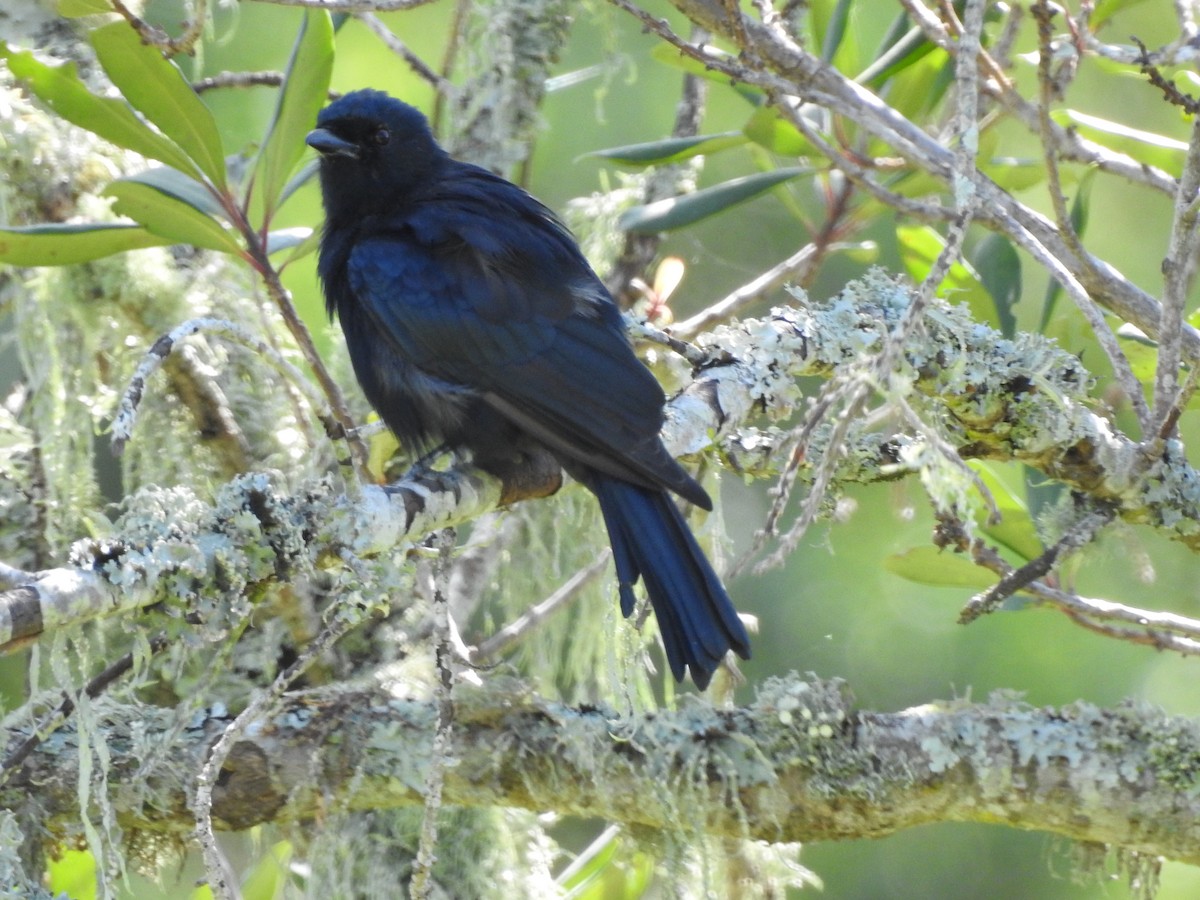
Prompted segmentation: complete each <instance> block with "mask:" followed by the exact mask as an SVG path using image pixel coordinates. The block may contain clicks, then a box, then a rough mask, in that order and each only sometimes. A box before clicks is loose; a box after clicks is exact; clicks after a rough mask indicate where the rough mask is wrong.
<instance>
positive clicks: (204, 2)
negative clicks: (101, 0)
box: [112, 0, 208, 56]
mask: <svg viewBox="0 0 1200 900" xmlns="http://www.w3.org/2000/svg"><path fill="white" fill-rule="evenodd" d="M193 2H194V3H195V8H193V10H192V16H191V18H190V19H188V20H187V21H186V22H185V23H184V32H183V34H181V35H180V36H179V37H177V38H173V37H171V36H170V35H169V34H167V33H166V32H165V31H163V30H162V29H161V28H159V27H158V26H157V25H151V24H150V23H149V22H147V21H146V20H145V19H143V18H142V17H141V16H139V15H138V14H137V13H135V12H134V11H133V10H131V9H130V8H129V7H128V6H126V5H125V3H124V2H123V0H112V8H113V9H114V10H116V11H117V12H118V13H120V15H121V16H122V17H124V19H125V21H126V22H128V23H129V24H130V26H131V27H132V28H133V30H134V31H136V32H137V33H138V35H139V36H140V37H141V39H142V41H143V42H144V43H146V44H150V45H152V46H154V47H157V48H158V49H159V50H161V51H162V54H163V56H174V55H175V54H177V53H186V54H187V55H188V56H192V55H193V54H194V53H195V52H196V43H197V42H198V41H199V40H200V38H201V36H202V35H203V34H204V22H205V19H206V18H207V16H208V0H193Z"/></svg>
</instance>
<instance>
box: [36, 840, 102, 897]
mask: <svg viewBox="0 0 1200 900" xmlns="http://www.w3.org/2000/svg"><path fill="white" fill-rule="evenodd" d="M46 869H47V872H48V874H49V882H50V883H49V885H48V887H49V888H50V891H51V892H52V893H53V894H54V895H55V896H56V897H70V898H71V900H95V897H96V858H95V857H94V856H92V854H91V853H90V852H88V851H87V850H63V851H61V852H60V853H59V855H58V857H57V858H51V859H49V860H48V861H47V863H46Z"/></svg>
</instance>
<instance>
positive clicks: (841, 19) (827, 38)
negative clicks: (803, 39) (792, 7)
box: [814, 0, 854, 63]
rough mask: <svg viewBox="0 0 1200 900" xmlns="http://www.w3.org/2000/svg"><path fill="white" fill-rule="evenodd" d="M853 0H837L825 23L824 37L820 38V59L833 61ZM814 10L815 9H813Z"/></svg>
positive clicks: (839, 45)
mask: <svg viewBox="0 0 1200 900" xmlns="http://www.w3.org/2000/svg"><path fill="white" fill-rule="evenodd" d="M853 3H854V0H837V2H836V3H835V4H834V6H833V11H832V13H831V14H830V16H829V20H828V21H827V22H826V23H825V27H824V32H825V34H824V37H823V38H822V39H821V59H822V60H823V61H824V62H827V63H828V62H833V59H834V57H835V56H837V52H838V50H839V49H840V48H841V46H842V41H843V39H844V38H845V37H846V25H847V23H848V22H849V21H850V7H851V6H852V5H853ZM814 12H815V10H814Z"/></svg>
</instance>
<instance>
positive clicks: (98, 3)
mask: <svg viewBox="0 0 1200 900" xmlns="http://www.w3.org/2000/svg"><path fill="white" fill-rule="evenodd" d="M110 12H115V10H114V9H113V6H112V3H111V2H110V0H58V14H59V15H60V16H62V17H63V18H64V19H79V18H82V17H83V16H102V15H104V14H105V13H110Z"/></svg>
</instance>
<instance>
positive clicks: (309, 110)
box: [251, 9, 333, 225]
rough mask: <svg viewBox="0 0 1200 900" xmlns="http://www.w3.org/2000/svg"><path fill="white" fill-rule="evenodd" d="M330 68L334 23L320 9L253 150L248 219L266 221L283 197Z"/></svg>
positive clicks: (307, 20) (308, 19) (300, 39)
mask: <svg viewBox="0 0 1200 900" xmlns="http://www.w3.org/2000/svg"><path fill="white" fill-rule="evenodd" d="M332 72H333V23H332V22H331V21H330V19H329V13H327V12H326V11H325V10H317V9H312V10H308V11H307V12H306V13H305V16H304V23H303V24H302V25H301V26H300V33H299V34H298V35H297V36H296V44H295V46H294V47H293V48H292V56H291V59H290V60H289V61H288V67H287V77H286V79H285V80H284V83H283V88H282V89H281V90H280V92H279V103H278V104H277V105H276V107H275V116H274V118H273V119H272V120H271V125H270V127H269V128H268V130H267V137H266V140H265V141H264V142H263V147H262V150H261V151H260V152H259V154H258V167H257V169H256V171H255V176H254V186H253V191H254V196H253V197H252V203H251V222H253V223H254V224H255V225H259V224H262V223H266V222H269V221H270V218H271V216H272V214H273V213H274V212H275V210H276V209H277V208H278V207H279V204H280V203H281V202H282V199H283V192H284V188H285V186H286V184H287V180H288V177H289V176H290V175H291V174H292V171H293V170H294V169H295V168H296V163H298V162H299V161H300V156H301V155H302V154H303V153H304V150H305V145H304V135H305V134H307V133H308V132H309V131H310V130H312V128H313V126H314V125H315V124H316V122H317V113H318V112H319V111H320V109H321V107H322V106H324V105H325V98H326V95H327V94H328V92H329V78H330V75H331V74H332Z"/></svg>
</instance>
